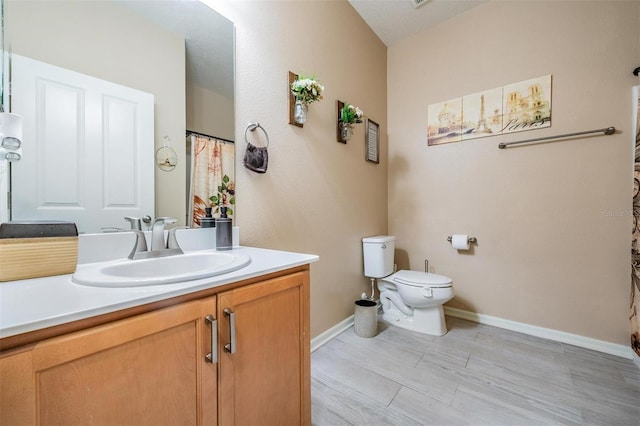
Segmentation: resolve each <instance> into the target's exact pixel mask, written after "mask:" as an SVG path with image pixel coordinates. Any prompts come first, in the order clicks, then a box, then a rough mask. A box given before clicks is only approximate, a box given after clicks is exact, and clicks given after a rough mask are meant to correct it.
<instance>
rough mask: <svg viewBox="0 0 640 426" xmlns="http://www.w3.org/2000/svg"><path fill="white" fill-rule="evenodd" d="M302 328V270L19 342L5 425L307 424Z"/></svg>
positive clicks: (6, 384) (2, 392) (5, 383)
mask: <svg viewBox="0 0 640 426" xmlns="http://www.w3.org/2000/svg"><path fill="white" fill-rule="evenodd" d="M276 275H277V274H276ZM254 281H255V280H254ZM231 287H233V285H232V286H231ZM227 288H228V287H227ZM211 320H215V322H212V321H211ZM308 329H309V272H308V266H307V267H302V268H298V269H297V270H296V271H295V272H291V270H290V271H289V273H286V274H284V275H281V276H275V277H273V275H272V276H271V277H270V278H269V279H267V280H263V281H257V282H254V283H250V284H247V285H242V286H237V287H235V288H232V289H230V290H226V291H224V290H223V291H221V292H219V293H217V294H211V292H210V291H209V294H207V295H206V297H202V298H200V299H196V300H190V301H186V302H181V303H178V304H175V305H173V306H170V307H166V308H162V309H158V310H154V311H151V312H147V313H144V314H140V315H136V316H133V317H129V318H125V319H121V320H117V321H113V322H111V323H107V324H104V325H100V326H95V327H91V328H87V329H84V330H80V331H75V332H72V333H68V334H65V335H61V336H58V337H54V338H50V339H47V340H43V341H40V342H34V343H33V344H30V345H26V346H23V347H20V348H14V349H11V350H8V351H5V352H4V353H2V354H0V410H1V411H0V423H1V424H2V425H14V424H15V425H24V424H42V425H55V424H61V425H80V424H112V425H124V424H136V425H154V426H156V425H162V424H165V425H196V424H202V425H216V424H220V425H235V424H237V425H301V424H310V423H311V407H310V404H311V402H310V397H311V395H310V382H309V380H310V365H309V362H310V353H309V351H310V347H309V346H310V345H309V330H308ZM232 335H233V337H234V339H232ZM212 338H214V341H212ZM216 346H217V351H216ZM225 346H226V348H225ZM212 348H213V349H214V351H216V355H217V362H216V363H212V362H211V361H210V360H213V361H216V360H215V358H216V357H213V356H211V352H212ZM208 355H209V356H208Z"/></svg>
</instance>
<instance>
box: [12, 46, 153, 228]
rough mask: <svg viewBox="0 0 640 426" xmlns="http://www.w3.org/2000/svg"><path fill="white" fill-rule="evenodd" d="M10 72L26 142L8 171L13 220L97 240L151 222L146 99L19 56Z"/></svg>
mask: <svg viewBox="0 0 640 426" xmlns="http://www.w3.org/2000/svg"><path fill="white" fill-rule="evenodd" d="M11 68H12V73H11V75H12V95H11V96H12V99H11V103H12V111H13V112H15V113H17V114H20V115H22V116H23V117H24V120H25V122H24V138H25V140H29V141H33V142H32V143H30V144H25V145H24V146H23V159H22V160H21V161H19V162H16V163H15V164H13V165H12V167H11V193H12V201H11V202H12V213H13V217H14V218H20V219H21V220H34V219H47V220H67V221H72V222H75V223H76V224H77V226H78V230H79V231H80V232H100V230H101V227H102V226H104V224H105V223H112V224H118V223H121V222H122V218H123V217H124V216H135V217H143V216H145V215H151V216H153V213H154V190H153V188H154V185H153V182H154V169H153V150H154V135H153V117H154V110H153V108H154V107H153V105H154V97H153V95H151V94H149V93H145V92H142V91H140V90H136V89H131V88H128V87H125V86H121V85H118V84H114V83H111V82H108V81H105V80H101V79H98V78H95V77H91V76H88V75H84V74H80V73H77V72H74V71H70V70H66V69H64V68H60V67H56V66H52V65H49V64H46V63H44V62H40V61H35V60H33V59H30V58H26V57H22V56H19V55H12V60H11ZM143 159H144V160H143Z"/></svg>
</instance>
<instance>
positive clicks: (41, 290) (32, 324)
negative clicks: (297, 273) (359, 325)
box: [0, 247, 318, 338]
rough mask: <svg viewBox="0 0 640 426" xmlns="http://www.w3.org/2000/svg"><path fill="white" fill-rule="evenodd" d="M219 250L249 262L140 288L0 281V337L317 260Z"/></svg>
mask: <svg viewBox="0 0 640 426" xmlns="http://www.w3.org/2000/svg"><path fill="white" fill-rule="evenodd" d="M212 251H215V249H213V250H212ZM225 253H244V254H247V255H248V256H250V257H251V263H249V264H248V265H247V266H245V267H243V268H241V269H239V270H236V271H233V272H229V273H226V274H222V275H218V276H214V277H210V278H203V279H199V280H193V281H187V282H182V283H177V284H165V285H154V286H142V287H122V288H103V287H89V286H84V285H79V284H75V283H72V282H71V275H70V274H69V275H57V276H53V277H44V278H34V279H28V280H20V281H9V282H4V283H0V338H4V337H9V336H14V335H17V334H21V333H26V332H29V331H34V330H39V329H43V328H47V327H51V326H55V325H60V324H64V323H67V322H71V321H77V320H81V319H85V318H89V317H93V316H96V315H102V314H106V313H110V312H115V311H119V310H122V309H126V308H131V307H134V306H139V305H144V304H146V303H151V302H157V301H160V300H164V299H169V298H172V297H176V296H181V295H185V294H189V293H193V292H197V291H200V290H205V289H208V288H213V287H217V286H221V285H224V284H229V283H232V282H236V281H241V280H244V279H248V278H253V277H257V276H260V275H265V274H269V273H272V272H277V271H281V270H284V269H288V268H293V267H295V266H301V265H305V264H308V263H312V262H315V261H317V260H318V256H316V255H310V254H302V253H293V252H285V251H278V250H267V249H260V248H253V247H234V248H233V249H232V250H228V251H225Z"/></svg>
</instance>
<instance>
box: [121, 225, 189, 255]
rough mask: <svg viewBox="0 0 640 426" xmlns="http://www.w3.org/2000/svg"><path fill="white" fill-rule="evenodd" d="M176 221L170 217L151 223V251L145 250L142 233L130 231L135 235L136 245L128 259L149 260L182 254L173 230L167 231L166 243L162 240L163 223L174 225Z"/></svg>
mask: <svg viewBox="0 0 640 426" xmlns="http://www.w3.org/2000/svg"><path fill="white" fill-rule="evenodd" d="M176 221H177V219H175V218H172V217H158V218H156V220H154V221H153V226H152V227H151V249H149V250H147V245H146V241H145V238H144V233H143V232H142V231H138V230H132V231H133V232H135V233H136V244H135V246H134V248H133V250H132V251H131V254H130V255H129V259H132V260H138V259H149V258H153V257H165V256H174V255H176V254H183V251H182V249H181V248H180V246H179V245H178V240H177V239H176V234H175V233H176V230H175V229H171V230H170V231H169V236H168V238H167V240H166V241H165V239H164V225H165V223H167V224H168V223H175V222H176Z"/></svg>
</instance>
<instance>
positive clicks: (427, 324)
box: [382, 305, 447, 336]
mask: <svg viewBox="0 0 640 426" xmlns="http://www.w3.org/2000/svg"><path fill="white" fill-rule="evenodd" d="M382 320H383V321H384V322H386V323H387V324H389V325H394V326H396V327H400V328H405V329H407V330H411V331H415V332H418V333H423V334H429V335H432V336H443V335H445V334H447V323H446V321H445V318H444V310H443V309H442V305H440V306H436V307H433V308H413V315H405V314H404V313H402V312H400V311H399V310H397V309H395V308H393V307H391V309H389V310H388V311H384V314H383V315H382Z"/></svg>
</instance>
